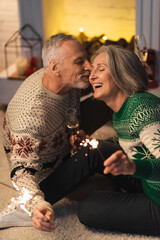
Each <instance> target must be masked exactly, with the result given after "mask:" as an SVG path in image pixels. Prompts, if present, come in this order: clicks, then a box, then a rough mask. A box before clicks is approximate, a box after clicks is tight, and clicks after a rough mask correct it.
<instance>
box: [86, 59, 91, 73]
mask: <svg viewBox="0 0 160 240" xmlns="http://www.w3.org/2000/svg"><path fill="white" fill-rule="evenodd" d="M85 70H88V71H91V64H90V62H89V61H88V60H86V61H85Z"/></svg>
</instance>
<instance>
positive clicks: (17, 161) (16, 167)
mask: <svg viewBox="0 0 160 240" xmlns="http://www.w3.org/2000/svg"><path fill="white" fill-rule="evenodd" d="M10 137H11V148H10V163H11V179H12V181H13V183H14V186H15V187H16V189H17V190H18V192H22V190H23V189H24V188H25V189H26V190H27V191H29V192H30V195H31V196H32V198H31V199H30V201H27V202H26V205H25V207H26V209H27V211H28V212H30V213H31V214H33V212H34V211H35V209H36V208H37V207H39V206H45V207H47V208H49V209H52V206H51V205H50V204H49V203H48V202H46V201H45V200H44V194H43V192H42V191H41V190H40V189H39V185H38V178H39V177H38V172H41V174H42V175H43V172H42V171H41V170H42V169H43V165H42V163H41V161H40V156H39V154H38V152H39V149H40V147H41V144H42V142H41V141H40V139H36V138H35V137H33V136H32V135H29V134H27V133H25V134H17V133H16V134H15V133H13V132H11V133H10Z"/></svg>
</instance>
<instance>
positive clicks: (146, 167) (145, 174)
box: [133, 160, 152, 179]
mask: <svg viewBox="0 0 160 240" xmlns="http://www.w3.org/2000/svg"><path fill="white" fill-rule="evenodd" d="M133 162H134V163H135V165H136V171H135V173H134V174H133V176H135V177H138V178H142V179H148V178H149V176H150V175H151V173H152V163H151V162H150V161H149V160H133Z"/></svg>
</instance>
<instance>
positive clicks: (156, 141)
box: [113, 93, 160, 205]
mask: <svg viewBox="0 0 160 240" xmlns="http://www.w3.org/2000/svg"><path fill="white" fill-rule="evenodd" d="M113 125H114V128H115V130H116V133H117V136H118V139H119V143H120V145H121V147H122V148H123V150H124V152H125V153H126V154H127V156H128V158H129V159H132V160H133V161H134V163H135V165H136V172H135V174H134V176H135V177H138V178H141V179H142V185H143V190H144V192H145V193H146V194H147V195H148V196H149V197H150V198H151V199H152V200H153V201H155V202H156V203H157V204H159V205H160V98H158V97H156V96H154V95H153V94H150V93H136V94H134V95H133V96H131V97H130V98H128V99H127V101H126V102H125V103H124V104H123V105H122V107H121V109H120V110H119V111H118V112H117V113H114V114H113Z"/></svg>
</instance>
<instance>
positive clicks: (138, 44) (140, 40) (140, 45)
mask: <svg viewBox="0 0 160 240" xmlns="http://www.w3.org/2000/svg"><path fill="white" fill-rule="evenodd" d="M134 51H135V53H136V54H137V56H138V57H139V59H140V61H141V62H142V63H143V64H144V63H145V62H146V61H147V57H148V51H147V43H146V39H145V37H144V35H143V34H140V35H135V37H134Z"/></svg>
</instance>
